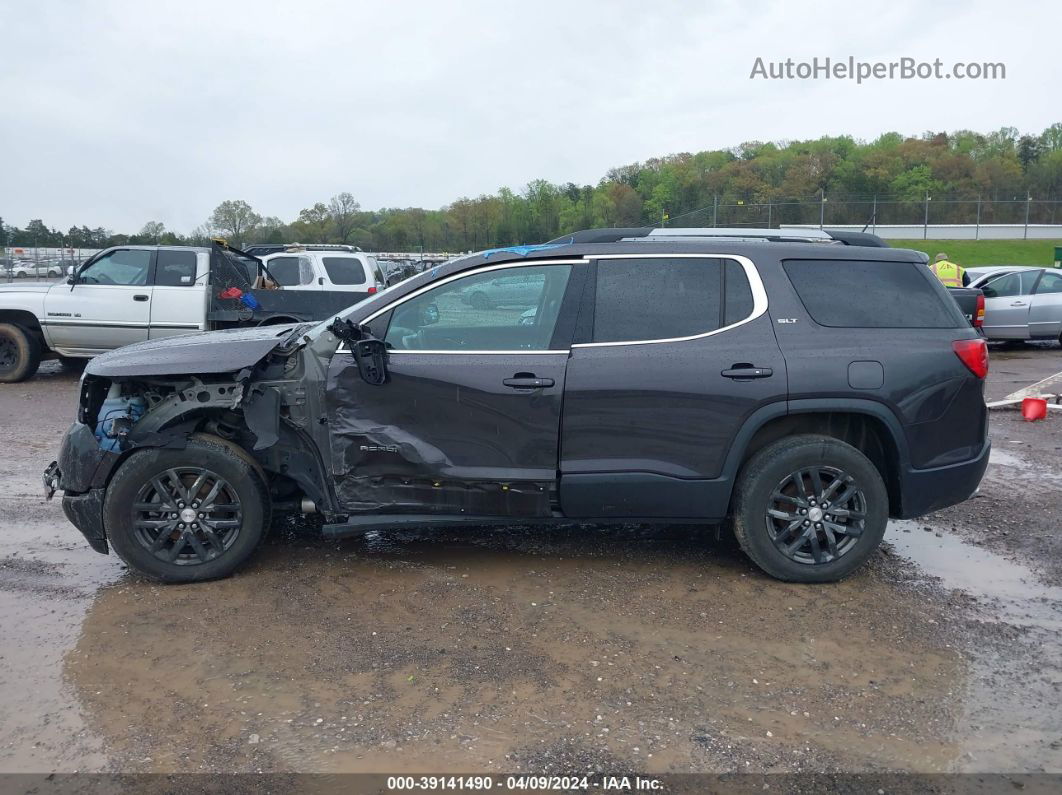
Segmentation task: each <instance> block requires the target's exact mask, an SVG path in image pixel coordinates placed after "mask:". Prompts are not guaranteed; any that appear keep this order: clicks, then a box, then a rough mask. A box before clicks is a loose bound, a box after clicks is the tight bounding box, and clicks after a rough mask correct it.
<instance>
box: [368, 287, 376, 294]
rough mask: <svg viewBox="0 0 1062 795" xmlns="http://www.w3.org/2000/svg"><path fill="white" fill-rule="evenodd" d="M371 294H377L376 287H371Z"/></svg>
mask: <svg viewBox="0 0 1062 795" xmlns="http://www.w3.org/2000/svg"><path fill="white" fill-rule="evenodd" d="M369 295H376V288H375V287H370V288H369Z"/></svg>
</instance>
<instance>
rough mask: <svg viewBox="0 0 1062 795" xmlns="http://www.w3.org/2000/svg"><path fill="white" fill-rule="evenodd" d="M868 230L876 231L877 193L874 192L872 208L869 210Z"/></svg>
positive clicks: (872, 232)
mask: <svg viewBox="0 0 1062 795" xmlns="http://www.w3.org/2000/svg"><path fill="white" fill-rule="evenodd" d="M870 232H871V234H874V235H876V234H877V233H878V194H876V193H875V194H874V208H873V209H872V210H871V211H870Z"/></svg>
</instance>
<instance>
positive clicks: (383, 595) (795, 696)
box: [0, 346, 1062, 773]
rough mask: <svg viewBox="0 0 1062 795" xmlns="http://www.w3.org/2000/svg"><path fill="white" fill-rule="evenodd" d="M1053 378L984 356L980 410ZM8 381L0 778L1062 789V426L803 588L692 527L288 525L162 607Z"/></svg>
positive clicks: (1038, 364) (165, 591)
mask: <svg viewBox="0 0 1062 795" xmlns="http://www.w3.org/2000/svg"><path fill="white" fill-rule="evenodd" d="M1059 370H1062V354H1060V352H1059V349H1058V347H1057V346H1052V347H1023V348H1015V349H1007V350H993V357H992V373H991V376H990V380H989V386H988V394H989V398H990V399H992V398H998V397H1000V396H1002V395H1004V394H1006V393H1008V392H1010V391H1012V390H1013V389H1014V388H1017V387H1018V386H1023V385H1026V384H1028V383H1031V382H1032V381H1034V380H1037V379H1039V378H1042V377H1044V376H1046V375H1049V374H1051V373H1054V372H1057V371H1059ZM76 385H77V380H76V377H75V376H71V375H69V374H66V373H63V372H61V371H60V370H59V369H58V368H57V367H56V365H54V364H47V365H45V366H44V368H42V372H41V374H40V375H39V376H38V377H37V378H35V379H34V380H32V381H30V382H28V383H25V384H19V385H13V386H0V449H2V450H3V453H2V457H0V526H2V528H3V529H2V531H0V638H2V640H0V714H2V715H3V719H2V721H0V772H13V771H36V772H40V771H75V770H79V771H111V772H115V771H121V772H141V771H143V772H149V771H151V772H176V771H189V772H190V771H211V772H222V771H260V770H261V771H320V772H335V771H391V772H394V771H429V772H441V771H455V772H464V773H469V772H479V771H483V772H486V771H495V772H512V771H528V770H532V771H552V772H557V773H576V772H583V771H587V770H598V771H603V772H607V773H616V772H625V771H633V770H637V771H645V772H656V773H659V772H694V771H716V772H727V771H741V772H746V771H748V772H774V771H824V772H830V771H920V772H938V771H978V772H984V771H1007V772H1032V771H1044V770H1046V771H1054V772H1062V632H1060V630H1062V555H1060V552H1062V534H1060V519H1062V465H1060V462H1059V454H1060V450H1062V415H1060V414H1053V415H1052V416H1051V417H1050V418H1049V420H1048V421H1046V422H1042V423H1037V424H1029V423H1024V422H1022V421H1021V419H1020V417H1019V415H1018V414H1017V413H1015V412H994V413H993V415H992V438H993V441H994V445H995V448H994V452H993V459H992V463H991V465H990V467H989V470H988V475H987V477H986V479H985V482H984V484H983V487H982V492H981V494H980V495H979V496H978V497H976V498H975V499H973V500H971V501H969V502H968V503H966V504H964V505H961V506H957V507H955V508H951V509H948V510H946V511H941V512H939V513H937V514H935V515H932V516H930V517H926V518H925V519H922V520H919V521H918V522H894V523H893V524H892V526H891V527H890V529H889V531H888V533H887V535H886V540H887V542H888V543H887V544H886V545H885V547H883V549H882V551H881V552H880V553H879V554H878V555H877V556H876V557H875V558H874V559H873V561H872V562H871V564H870V565H868V566H867V567H865V569H864V570H863V571H861V572H860V573H859V574H858V575H856V576H853V577H852V578H850V579H848V580H847V581H845V582H843V583H840V584H837V585H830V586H823V585H816V586H795V585H787V584H783V583H779V582H775V581H773V580H771V579H768V578H767V577H766V576H764V575H762V574H760V573H759V572H758V571H757V570H755V569H754V568H752V566H751V565H750V564H749V563H748V562H747V561H746V560H745V559H744V557H743V556H742V555H741V553H740V552H739V551H738V550H737V549H736V547H735V545H734V544H733V542H732V541H730V540H729V539H728V538H725V537H724V538H722V539H717V538H716V534H715V532H714V531H712V530H709V529H706V530H703V531H691V530H690V529H689V528H683V527H675V528H665V529H659V528H657V529H651V530H650V529H645V528H637V527H586V528H580V529H577V530H563V531H561V530H555V531H541V530H536V531H527V530H522V529H520V528H510V529H505V530H497V529H484V530H479V531H461V532H444V533H432V534H426V533H416V532H401V533H378V534H372V535H370V536H368V537H366V538H363V539H350V540H344V541H341V542H335V541H332V542H324V541H321V540H320V539H319V538H318V537H316V536H315V535H314V533H313V528H312V527H297V526H294V525H290V524H288V525H281V526H278V527H276V528H274V532H273V533H272V535H271V537H270V539H269V540H268V541H267V543H266V546H265V547H264V549H263V550H262V551H261V552H260V554H259V555H258V556H257V557H256V558H255V560H254V561H253V563H252V564H251V565H250V566H248V567H247V568H246V569H245V570H243V571H242V572H241V573H240V574H239V575H238V576H236V577H233V578H231V579H229V580H225V581H222V582H215V583H206V584H199V585H191V586H169V587H160V586H156V585H153V584H150V583H147V582H144V581H142V580H139V579H137V578H135V577H134V576H131V575H130V574H128V573H127V572H126V571H125V570H124V569H123V568H122V566H121V565H120V562H119V561H118V559H117V558H115V557H113V556H108V557H105V556H102V555H99V554H97V553H95V552H93V551H92V550H90V549H89V548H88V546H87V545H86V544H85V543H84V541H83V539H82V538H81V537H80V536H79V535H78V533H77V532H76V531H75V530H74V528H73V527H71V526H70V525H68V524H67V523H66V521H65V519H64V518H63V516H62V513H61V510H60V508H59V505H58V503H57V502H45V501H44V500H43V498H42V497H41V486H40V472H41V470H42V469H43V468H44V466H45V465H46V464H47V463H48V462H49V461H50V460H52V458H53V457H54V455H55V451H56V447H57V444H58V441H59V438H60V436H61V434H62V432H63V430H64V429H65V427H66V425H67V424H68V422H69V420H70V418H71V417H72V415H73V412H74V405H75V400H76Z"/></svg>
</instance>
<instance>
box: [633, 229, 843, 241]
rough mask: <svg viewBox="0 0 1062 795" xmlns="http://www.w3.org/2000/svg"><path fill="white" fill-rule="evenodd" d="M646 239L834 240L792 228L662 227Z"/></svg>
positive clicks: (820, 233) (822, 232)
mask: <svg viewBox="0 0 1062 795" xmlns="http://www.w3.org/2000/svg"><path fill="white" fill-rule="evenodd" d="M644 237H646V238H655V239H658V240H659V239H661V238H666V239H669V240H673V239H675V238H685V237H726V238H731V239H739V240H750V239H755V240H804V241H812V242H818V243H833V242H835V238H834V237H833V236H832V235H830V234H829V233H828V232H826V231H825V230H823V229H803V228H800V229H798V228H792V227H784V226H783V227H779V228H778V229H772V228H770V227H764V228H757V227H747V228H746V227H725V226H709V227H676V226H664V227H659V228H657V229H653V230H652V231H650V232H649V234H647V235H644Z"/></svg>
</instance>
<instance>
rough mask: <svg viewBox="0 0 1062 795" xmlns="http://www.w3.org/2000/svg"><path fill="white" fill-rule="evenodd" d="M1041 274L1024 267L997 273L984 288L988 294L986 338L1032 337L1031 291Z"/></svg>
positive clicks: (986, 296) (986, 294) (1019, 338)
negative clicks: (1000, 274)
mask: <svg viewBox="0 0 1062 795" xmlns="http://www.w3.org/2000/svg"><path fill="white" fill-rule="evenodd" d="M1039 275H1040V272H1039V271H1038V270H1035V269H1033V268H1023V269H1022V270H1017V271H1011V272H1010V273H1007V274H1005V275H1003V276H997V277H996V278H994V279H991V280H990V281H988V282H987V283H986V284H985V285H984V286H983V287H982V288H981V292H983V293H984V294H985V322H984V325H983V327H982V328H983V331H984V334H985V336H986V337H988V338H989V339H993V340H1024V339H1028V338H1029V307H1030V305H1031V304H1032V300H1031V293H1032V288H1033V285H1034V284H1035V283H1036V279H1037V277H1039Z"/></svg>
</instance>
